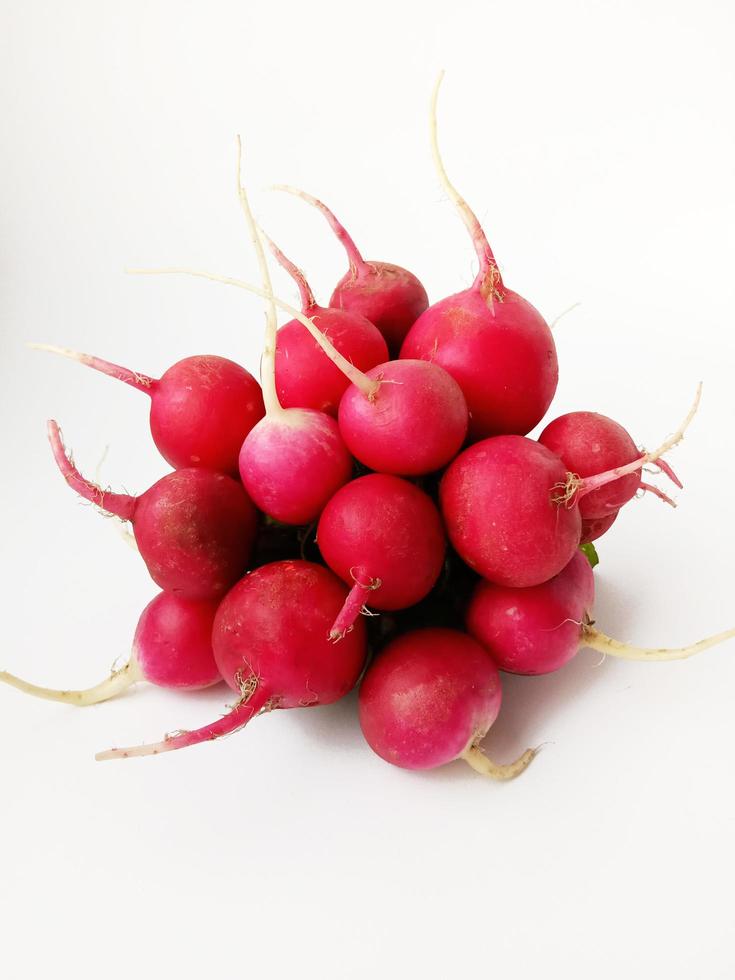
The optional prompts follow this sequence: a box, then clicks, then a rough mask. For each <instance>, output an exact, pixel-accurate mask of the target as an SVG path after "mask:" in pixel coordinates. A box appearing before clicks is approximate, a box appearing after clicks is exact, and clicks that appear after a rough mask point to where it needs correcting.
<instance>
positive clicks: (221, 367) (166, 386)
mask: <svg viewBox="0 0 735 980" xmlns="http://www.w3.org/2000/svg"><path fill="white" fill-rule="evenodd" d="M30 346H31V347H34V348H36V349H37V350H46V351H51V352H52V353H54V354H62V355H63V356H64V357H69V358H72V360H75V361H79V363H80V364H86V365H88V366H89V367H92V368H94V369H95V370H96V371H101V372H102V373H103V374H108V375H109V376H110V377H112V378H117V379H118V380H119V381H124V382H125V383H126V384H129V385H131V387H133V388H137V389H138V391H142V392H144V393H145V394H146V395H148V396H149V397H150V399H151V416H150V420H151V434H152V435H153V441H154V442H155V444H156V446H157V448H158V451H159V452H160V454H161V455H162V456H163V458H164V459H165V460H166V462H168V463H170V464H171V466H172V467H173V468H174V469H182V468H183V467H187V466H202V467H205V468H207V469H211V470H220V471H221V472H222V473H230V474H237V458H238V454H239V452H240V447H241V446H242V441H243V439H244V438H245V436H246V435H247V434H248V432H250V430H251V429H252V427H253V426H254V425H255V423H256V422H257V421H258V420H259V419H262V418H263V414H264V409H263V395H262V393H261V390H260V385H259V384H258V382H257V381H256V380H255V378H254V377H253V376H252V374H250V372H249V371H246V370H245V368H243V367H240V365H239V364H235V362H234V361H229V360H227V358H225V357H216V356H215V355H213V354H202V355H198V356H196V357H185V358H184V359H183V360H182V361H177V362H176V364H173V365H172V366H171V367H170V368H169V369H168V370H167V371H164V373H163V374H162V375H161V377H160V378H149V377H148V376H147V375H145V374H139V373H138V372H137V371H130V370H128V368H124V367H120V365H119V364H111V363H110V362H109V361H103V360H102V359H101V358H99V357H92V356H91V355H90V354H80V353H79V352H77V351H73V350H69V349H68V348H66V347H52V346H51V345H49V344H31V345H30Z"/></svg>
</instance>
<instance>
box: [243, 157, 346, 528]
mask: <svg viewBox="0 0 735 980" xmlns="http://www.w3.org/2000/svg"><path fill="white" fill-rule="evenodd" d="M237 186H238V194H239V198H240V205H241V207H242V210H243V214H244V215H245V220H246V222H247V227H248V231H249V232H250V237H251V239H252V241H253V245H254V246H255V252H256V255H257V258H258V264H259V266H260V273H261V277H262V281H263V289H262V290H258V292H259V294H260V295H262V296H264V297H265V298H266V299H267V300H268V305H267V312H266V338H265V348H264V350H263V358H262V361H261V373H262V382H263V400H264V404H265V417H264V418H262V419H261V420H260V422H258V423H257V424H256V425H255V426H254V427H253V428H252V429H251V430H250V432H249V433H248V435H247V437H246V439H245V441H244V442H243V444H242V448H241V450H240V458H239V469H240V477H241V479H242V482H243V483H244V485H245V489H246V490H247V491H248V493H249V494H250V496H251V498H252V499H253V501H254V502H255V504H256V506H258V507H259V508H260V509H261V510H262V511H263V512H264V513H265V514H267V515H268V516H269V517H272V518H274V519H275V520H277V521H281V522H282V523H284V524H308V523H309V522H310V521H313V520H315V519H316V518H317V517H318V516H319V514H320V513H321V511H322V509H323V507H324V505H325V504H326V502H327V501H328V500H329V498H330V497H331V496H332V494H333V493H334V492H335V491H336V490H338V489H339V487H341V486H342V485H343V484H344V483H346V482H347V481H348V480H349V479H350V477H351V476H352V458H351V456H350V454H349V452H348V451H347V448H346V447H345V444H344V441H343V440H342V437H341V436H340V433H339V429H338V427H337V423H336V422H335V421H334V419H332V418H330V417H329V416H328V415H325V414H324V412H318V411H316V410H315V409H312V408H283V407H282V405H281V403H280V401H279V399H278V392H277V390H276V361H275V358H276V343H277V337H276V308H275V304H274V301H273V292H272V289H271V280H270V274H269V272H268V263H267V262H266V260H265V254H264V252H263V246H262V244H261V241H260V236H259V234H258V229H257V227H256V224H255V219H254V218H253V215H252V211H251V210H250V203H249V201H248V198H247V194H246V193H245V188H244V187H243V185H242V179H241V167H240V141H239V140H238V159H237ZM304 319H305V320H306V318H304ZM306 322H310V321H306ZM320 336H321V335H320Z"/></svg>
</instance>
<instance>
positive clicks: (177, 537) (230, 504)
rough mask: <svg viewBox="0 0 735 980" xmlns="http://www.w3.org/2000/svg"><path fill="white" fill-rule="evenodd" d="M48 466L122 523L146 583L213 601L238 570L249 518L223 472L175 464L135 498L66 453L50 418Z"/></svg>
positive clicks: (249, 541)
mask: <svg viewBox="0 0 735 980" xmlns="http://www.w3.org/2000/svg"><path fill="white" fill-rule="evenodd" d="M48 436H49V442H50V443H51V449H52V451H53V454H54V459H55V460H56V465H57V466H58V467H59V469H60V470H61V473H62V475H63V477H64V479H65V480H66V482H67V483H68V484H69V486H70V487H71V488H72V490H75V491H76V492H77V493H78V494H79V496H80V497H83V498H84V499H85V500H89V501H90V502H91V503H93V504H96V505H97V506H98V507H99V508H100V510H103V511H106V512H107V513H110V514H115V515H116V516H117V517H120V518H121V519H122V520H124V521H130V522H131V523H132V525H133V531H134V533H135V541H136V543H137V545H138V550H139V551H140V554H141V557H142V558H143V561H144V562H145V563H146V566H147V567H148V571H149V573H150V576H151V578H152V579H153V581H154V582H155V583H156V585H158V586H159V587H160V588H162V589H163V590H164V591H166V592H174V593H176V594H177V595H178V596H179V597H180V598H182V599H214V598H215V597H217V596H220V595H222V594H223V593H225V592H226V591H227V589H229V588H230V586H231V585H233V584H234V583H235V582H236V581H237V580H238V578H240V576H241V575H242V574H243V572H244V571H245V569H246V567H247V563H248V558H249V556H250V552H251V549H252V546H253V540H254V538H255V531H256V523H257V516H256V512H255V508H254V507H253V505H252V503H251V502H250V500H249V499H248V496H247V494H246V493H245V491H244V490H243V488H242V487H241V486H240V484H239V483H237V482H236V481H235V480H233V479H232V478H231V477H229V476H226V475H225V474H224V473H215V472H213V471H212V470H203V469H183V470H175V471H174V472H173V473H169V474H168V475H167V476H164V477H163V478H162V479H161V480H159V481H158V482H157V483H154V484H153V486H152V487H151V488H150V489H149V490H146V492H145V493H143V494H141V495H140V496H139V497H133V496H131V495H130V494H127V493H109V492H108V491H106V490H103V489H102V488H101V487H98V486H97V485H96V484H95V483H91V482H90V481H89V480H85V478H84V477H83V476H82V475H81V473H80V472H79V470H77V468H76V467H75V466H74V464H73V463H72V462H71V459H70V458H68V457H67V455H66V453H65V451H64V444H63V442H62V441H61V433H60V431H59V427H58V425H57V424H56V422H49V423H48Z"/></svg>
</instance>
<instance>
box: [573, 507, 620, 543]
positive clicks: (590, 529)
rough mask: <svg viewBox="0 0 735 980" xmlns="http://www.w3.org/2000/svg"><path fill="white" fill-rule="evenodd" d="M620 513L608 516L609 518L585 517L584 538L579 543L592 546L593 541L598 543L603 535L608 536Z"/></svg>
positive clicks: (616, 512)
mask: <svg viewBox="0 0 735 980" xmlns="http://www.w3.org/2000/svg"><path fill="white" fill-rule="evenodd" d="M619 513H620V511H618V510H616V511H615V512H614V513H612V514H608V515H607V517H590V518H584V517H583V518H582V537H581V538H580V539H579V543H580V544H590V543H591V542H592V541H597V539H598V538H601V537H602V535H603V534H607V532H608V531H609V530H610V528H611V527H612V526H613V524H614V523H615V521H616V520H617V519H618V514H619Z"/></svg>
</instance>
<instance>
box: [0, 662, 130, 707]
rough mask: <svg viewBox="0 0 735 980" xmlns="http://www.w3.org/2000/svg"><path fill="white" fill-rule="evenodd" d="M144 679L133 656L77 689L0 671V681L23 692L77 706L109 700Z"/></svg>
mask: <svg viewBox="0 0 735 980" xmlns="http://www.w3.org/2000/svg"><path fill="white" fill-rule="evenodd" d="M141 680H144V677H143V674H142V672H141V670H140V667H139V666H138V663H137V661H136V660H135V658H131V659H130V660H129V661H128V663H127V664H125V666H124V667H121V668H120V669H119V670H114V671H113V672H112V673H111V674H110V676H109V677H106V678H105V680H103V681H101V682H100V683H99V684H96V685H95V686H94V687H88V688H85V689H83V690H79V691H62V690H54V689H53V688H50V687H39V686H38V685H37V684H31V683H29V682H28V681H24V680H22V679H21V678H20V677H16V676H15V675H14V674H9V673H7V671H4V670H3V671H0V681H2V682H3V683H4V684H9V685H10V686H11V687H15V688H17V690H19V691H23V693H24V694H31V695H32V696H33V697H35V698H43V699H44V700H46V701H61V702H63V703H64V704H74V705H76V706H77V707H79V708H84V707H86V706H87V705H90V704H99V703H100V702H102V701H109V700H110V699H111V698H114V697H116V696H117V695H118V694H122V692H123V691H125V690H126V689H127V688H128V687H130V686H131V685H132V684H135V683H136V682H137V681H141Z"/></svg>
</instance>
